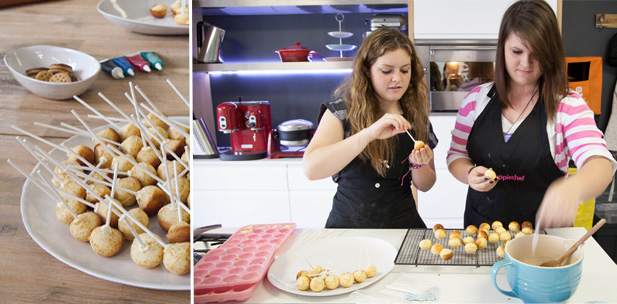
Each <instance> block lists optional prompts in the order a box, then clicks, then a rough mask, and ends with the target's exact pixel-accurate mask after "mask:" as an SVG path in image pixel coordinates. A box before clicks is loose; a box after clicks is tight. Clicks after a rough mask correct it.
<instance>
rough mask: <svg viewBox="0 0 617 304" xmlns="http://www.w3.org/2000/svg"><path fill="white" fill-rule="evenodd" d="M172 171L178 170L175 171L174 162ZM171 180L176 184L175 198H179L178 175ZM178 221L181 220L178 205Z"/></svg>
mask: <svg viewBox="0 0 617 304" xmlns="http://www.w3.org/2000/svg"><path fill="white" fill-rule="evenodd" d="M174 172H178V171H176V163H174ZM168 176H169V175H168ZM171 180H173V182H174V184H175V185H176V198H180V188H179V187H178V177H177V176H176V177H175V178H173V179H171ZM178 200H179V199H178ZM176 204H177V205H181V204H180V203H179V202H177V203H176ZM178 222H182V208H180V207H178Z"/></svg>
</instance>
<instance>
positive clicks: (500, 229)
mask: <svg viewBox="0 0 617 304" xmlns="http://www.w3.org/2000/svg"><path fill="white" fill-rule="evenodd" d="M506 231H507V230H506V228H503V227H499V228H497V229H495V232H497V234H502V233H504V232H506Z"/></svg>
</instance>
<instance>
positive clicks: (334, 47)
mask: <svg viewBox="0 0 617 304" xmlns="http://www.w3.org/2000/svg"><path fill="white" fill-rule="evenodd" d="M326 47H327V48H328V49H329V50H332V51H351V50H354V49H355V48H356V46H355V45H353V44H326Z"/></svg>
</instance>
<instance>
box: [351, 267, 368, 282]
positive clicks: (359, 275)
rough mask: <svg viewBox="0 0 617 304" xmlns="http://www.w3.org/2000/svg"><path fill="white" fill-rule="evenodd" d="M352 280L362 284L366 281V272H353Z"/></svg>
mask: <svg viewBox="0 0 617 304" xmlns="http://www.w3.org/2000/svg"><path fill="white" fill-rule="evenodd" d="M353 279H354V281H355V282H358V283H362V282H364V280H366V272H364V270H356V271H354V272H353Z"/></svg>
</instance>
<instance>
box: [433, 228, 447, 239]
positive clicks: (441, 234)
mask: <svg viewBox="0 0 617 304" xmlns="http://www.w3.org/2000/svg"><path fill="white" fill-rule="evenodd" d="M435 237H436V238H437V239H438V240H441V239H445V238H446V231H445V230H443V229H437V230H436V231H435Z"/></svg>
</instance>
